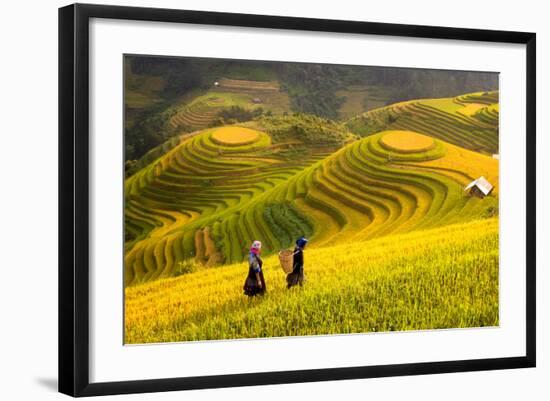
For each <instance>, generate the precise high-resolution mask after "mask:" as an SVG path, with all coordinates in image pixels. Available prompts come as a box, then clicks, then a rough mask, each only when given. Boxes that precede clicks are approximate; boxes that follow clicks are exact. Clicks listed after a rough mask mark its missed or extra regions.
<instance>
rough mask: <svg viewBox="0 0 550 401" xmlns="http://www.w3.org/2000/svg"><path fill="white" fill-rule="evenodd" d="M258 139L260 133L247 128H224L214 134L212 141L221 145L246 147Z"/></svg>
mask: <svg viewBox="0 0 550 401" xmlns="http://www.w3.org/2000/svg"><path fill="white" fill-rule="evenodd" d="M258 137H259V134H258V131H255V130H252V129H249V128H245V127H222V128H219V129H217V130H216V131H215V132H214V133H213V134H212V140H213V141H214V142H217V143H219V144H221V145H246V144H248V143H251V142H254V141H255V140H256V139H258Z"/></svg>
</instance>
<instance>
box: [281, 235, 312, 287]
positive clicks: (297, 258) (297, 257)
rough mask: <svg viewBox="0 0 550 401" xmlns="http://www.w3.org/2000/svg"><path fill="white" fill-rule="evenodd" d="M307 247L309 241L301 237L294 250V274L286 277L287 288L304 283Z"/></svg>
mask: <svg viewBox="0 0 550 401" xmlns="http://www.w3.org/2000/svg"><path fill="white" fill-rule="evenodd" d="M306 245H307V239H305V238H304V237H300V238H298V239H297V240H296V247H295V248H294V257H293V261H292V266H293V269H292V273H290V274H289V275H288V276H286V283H287V288H290V287H293V286H295V285H296V284H300V286H302V284H303V283H304V248H305V247H306Z"/></svg>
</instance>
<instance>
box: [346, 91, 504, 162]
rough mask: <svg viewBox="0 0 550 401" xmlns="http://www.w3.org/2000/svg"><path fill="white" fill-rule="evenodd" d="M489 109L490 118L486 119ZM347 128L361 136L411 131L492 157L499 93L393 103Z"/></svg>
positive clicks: (359, 119) (348, 123)
mask: <svg viewBox="0 0 550 401" xmlns="http://www.w3.org/2000/svg"><path fill="white" fill-rule="evenodd" d="M480 107H481V108H480ZM484 110H485V111H484ZM489 110H491V112H490V114H491V116H486V114H487V111H489ZM495 111H496V112H495ZM495 116H496V117H497V118H495ZM484 117H488V118H484ZM346 126H347V127H348V128H349V129H350V130H351V131H352V132H356V133H359V134H361V135H363V136H366V135H372V134H374V133H377V132H380V131H384V130H406V131H414V132H417V133H420V134H424V135H428V136H431V137H434V138H438V139H441V140H443V141H446V142H449V143H451V144H453V145H457V146H460V147H463V148H465V149H470V150H474V151H476V152H481V153H484V154H488V155H491V154H495V153H498V92H480V93H472V94H467V95H462V96H458V97H455V98H442V99H420V100H410V101H406V102H401V103H396V104H393V105H390V106H387V107H383V108H380V109H376V110H372V111H369V112H366V113H364V114H362V115H359V116H357V117H354V118H351V119H350V120H348V121H347V123H346Z"/></svg>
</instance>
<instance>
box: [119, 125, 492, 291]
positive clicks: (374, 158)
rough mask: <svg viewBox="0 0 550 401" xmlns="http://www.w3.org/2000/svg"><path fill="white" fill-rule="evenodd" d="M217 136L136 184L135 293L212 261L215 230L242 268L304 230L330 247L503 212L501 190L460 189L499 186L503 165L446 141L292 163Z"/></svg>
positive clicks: (359, 144) (130, 220)
mask: <svg viewBox="0 0 550 401" xmlns="http://www.w3.org/2000/svg"><path fill="white" fill-rule="evenodd" d="M212 132H215V131H213V130H210V131H206V132H204V133H200V134H198V135H196V136H194V137H192V138H189V139H188V140H187V141H186V142H184V143H182V144H181V145H180V146H178V147H176V148H174V149H173V150H171V151H170V152H169V153H168V154H166V155H165V156H163V157H162V158H160V159H159V160H158V161H157V162H155V163H152V164H151V165H149V166H148V167H147V168H145V169H143V170H141V171H140V173H138V174H135V175H134V176H132V177H130V178H129V179H128V180H127V182H126V194H127V197H128V199H129V201H128V203H127V208H126V217H127V228H128V229H131V230H133V231H134V232H136V235H137V236H138V237H137V239H136V240H135V241H134V242H130V243H127V246H126V249H127V254H126V283H127V284H138V283H140V282H144V281H149V280H154V279H158V278H162V277H169V276H172V275H175V274H178V270H177V267H178V264H179V263H180V262H182V261H184V260H186V259H189V258H195V259H196V260H197V262H199V263H203V262H204V261H203V260H200V258H199V259H197V255H198V253H197V249H198V248H201V243H200V242H199V243H197V240H196V238H197V231H198V230H204V229H205V228H207V227H208V228H209V231H210V232H211V233H212V238H211V239H212V240H213V241H214V242H215V243H216V246H217V249H218V250H219V251H220V252H221V254H222V255H224V259H225V262H226V263H227V262H236V261H241V260H242V258H243V256H244V255H245V253H246V248H247V245H248V244H249V243H250V242H251V241H252V240H253V239H257V238H261V239H262V241H264V245H265V246H264V251H265V252H266V253H267V254H269V253H270V252H275V251H278V250H279V249H281V248H284V247H286V246H288V245H289V244H291V243H292V239H293V238H294V237H295V236H296V235H300V234H302V233H307V234H308V235H309V233H312V234H313V235H312V238H311V239H312V245H313V246H322V245H326V244H335V243H339V242H346V241H350V240H366V239H370V238H374V237H379V236H383V235H388V234H390V233H398V232H408V231H411V230H415V229H419V228H429V227H435V226H439V225H443V224H450V223H456V222H461V221H468V220H473V219H476V218H480V217H486V216H491V215H494V214H496V213H497V212H498V199H497V198H496V197H495V196H496V195H497V193H498V192H497V191H498V189H497V191H495V194H494V195H495V196H490V197H487V198H485V199H478V198H475V197H469V196H467V195H466V194H464V192H463V190H462V188H463V185H464V183H465V182H466V181H468V180H470V179H472V178H473V177H477V176H478V175H481V174H480V172H483V174H484V175H485V176H486V177H487V178H489V179H490V180H492V182H494V183H498V161H497V160H495V159H492V158H490V157H486V156H483V155H477V154H474V153H472V152H469V151H467V150H464V149H460V148H458V147H455V146H453V145H450V144H446V143H444V142H442V141H439V140H436V141H435V142H434V143H435V145H434V147H433V149H432V148H430V149H429V150H425V151H419V152H413V153H410V152H406V153H400V152H398V151H391V150H388V149H385V148H384V147H383V146H382V145H381V143H382V142H381V139H382V138H383V137H384V135H386V133H380V134H377V135H374V136H370V137H367V138H364V139H362V140H361V141H356V142H353V143H350V144H348V145H347V146H345V147H344V148H342V149H340V150H339V151H337V152H335V153H332V154H330V155H328V156H327V155H326V154H325V155H323V154H322V153H321V154H317V155H316V154H315V153H307V147H305V148H303V150H302V151H301V152H298V153H297V154H292V153H291V154H290V156H288V155H286V154H283V155H281V154H279V152H280V150H281V149H280V148H278V147H277V146H275V147H273V146H269V145H270V143H269V142H265V143H264V144H261V142H258V143H256V144H250V145H246V146H241V147H240V148H241V149H239V147H237V148H235V147H230V148H223V147H221V148H220V147H219V145H218V144H216V143H214V142H212V141H211V140H210V139H209V138H210V136H211V135H212ZM260 137H261V138H265V139H266V140H268V139H269V137H268V136H266V135H265V134H262V135H261V136H260ZM292 146H296V144H293V145H292ZM302 146H304V144H302ZM220 152H221V153H220ZM318 156H319V157H320V158H317V157H318ZM464 156H466V157H467V159H465V158H464ZM289 157H290V158H289ZM293 158H294V159H293ZM308 221H309V223H308ZM204 256H207V255H201V257H204ZM206 259H209V258H206Z"/></svg>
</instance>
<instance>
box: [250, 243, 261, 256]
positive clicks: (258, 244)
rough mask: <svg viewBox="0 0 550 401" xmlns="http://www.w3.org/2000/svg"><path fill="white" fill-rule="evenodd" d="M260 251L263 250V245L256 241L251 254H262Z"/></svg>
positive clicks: (251, 248)
mask: <svg viewBox="0 0 550 401" xmlns="http://www.w3.org/2000/svg"><path fill="white" fill-rule="evenodd" d="M260 249H262V243H261V242H260V241H254V242H253V243H252V246H251V247H250V252H252V253H254V254H256V255H257V254H258V253H260Z"/></svg>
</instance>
